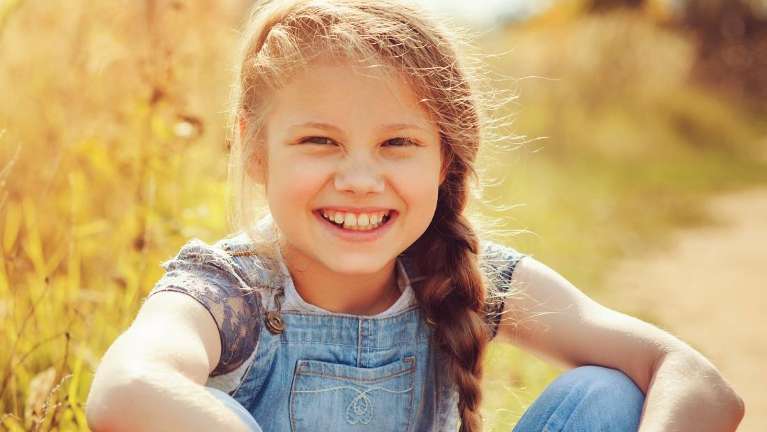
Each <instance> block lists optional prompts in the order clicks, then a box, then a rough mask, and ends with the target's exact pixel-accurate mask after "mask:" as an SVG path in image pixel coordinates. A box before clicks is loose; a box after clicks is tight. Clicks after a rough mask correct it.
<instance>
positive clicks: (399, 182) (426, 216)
mask: <svg viewBox="0 0 767 432" xmlns="http://www.w3.org/2000/svg"><path fill="white" fill-rule="evenodd" d="M394 182H395V188H396V190H397V193H398V194H399V195H400V196H401V197H402V199H403V200H404V201H405V203H406V205H407V209H408V212H410V214H411V215H412V216H415V219H417V220H418V221H420V223H419V225H423V224H425V225H424V228H425V227H426V226H428V224H429V222H431V219H432V217H433V216H434V211H435V209H436V207H437V196H438V192H439V161H438V160H428V161H422V162H421V163H417V164H410V165H409V166H407V167H403V168H402V169H400V170H399V172H398V174H397V176H396V179H395V180H394Z"/></svg>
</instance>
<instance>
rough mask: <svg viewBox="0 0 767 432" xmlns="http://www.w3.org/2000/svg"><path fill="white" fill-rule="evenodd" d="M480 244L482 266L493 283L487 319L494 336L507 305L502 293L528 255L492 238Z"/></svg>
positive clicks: (488, 295) (505, 290) (506, 289)
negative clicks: (518, 265) (515, 270)
mask: <svg viewBox="0 0 767 432" xmlns="http://www.w3.org/2000/svg"><path fill="white" fill-rule="evenodd" d="M480 246H481V252H480V267H481V268H482V269H483V271H484V272H485V274H486V275H487V277H488V281H489V282H490V284H491V286H490V287H489V288H488V293H487V297H488V302H487V321H488V324H489V325H490V327H491V329H492V336H491V338H494V337H495V335H496V334H497V333H498V326H499V324H500V321H501V314H502V312H503V310H504V306H505V297H503V296H502V294H503V293H506V292H508V291H509V289H510V288H511V279H512V275H513V274H514V269H515V268H516V266H517V263H519V261H520V260H521V259H522V258H524V257H525V256H527V255H525V254H523V253H520V252H518V251H517V250H516V249H514V248H511V247H509V246H505V245H502V244H499V243H495V242H493V241H490V240H483V241H481V244H480Z"/></svg>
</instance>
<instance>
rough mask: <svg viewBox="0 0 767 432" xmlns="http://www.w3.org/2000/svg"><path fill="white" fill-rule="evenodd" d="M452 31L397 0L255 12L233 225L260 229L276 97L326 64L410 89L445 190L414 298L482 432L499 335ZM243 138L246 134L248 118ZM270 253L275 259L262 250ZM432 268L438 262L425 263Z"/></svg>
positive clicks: (467, 420)
mask: <svg viewBox="0 0 767 432" xmlns="http://www.w3.org/2000/svg"><path fill="white" fill-rule="evenodd" d="M451 33H452V30H451V31H448V30H447V29H446V28H444V27H441V26H440V25H439V24H438V23H437V22H436V20H433V19H428V16H427V15H426V13H425V11H423V10H420V9H418V8H416V7H414V6H412V5H410V4H403V3H400V2H395V1H392V0H272V1H267V2H262V3H260V4H258V5H256V6H255V7H254V8H253V10H252V11H251V14H250V16H249V18H248V21H247V26H246V31H245V33H244V35H243V42H244V45H243V47H242V51H241V55H240V57H239V60H240V61H239V63H238V71H237V80H236V82H235V85H234V87H233V95H232V101H233V103H232V111H231V113H232V115H231V129H230V132H231V141H230V164H229V169H230V171H229V179H230V182H231V183H230V187H231V190H232V192H233V193H234V199H233V200H232V201H231V202H230V205H232V212H231V214H233V215H234V220H233V221H232V222H233V224H234V225H236V226H238V227H243V228H244V229H245V230H246V231H247V232H248V233H249V235H250V237H251V239H253V240H254V242H255V241H257V236H258V234H256V233H255V232H254V231H252V229H251V228H250V227H251V226H252V221H254V220H256V218H257V211H258V209H259V208H260V209H263V206H261V207H258V206H257V205H255V203H257V202H258V201H259V197H258V196H257V195H256V194H257V193H258V188H255V187H253V186H252V180H253V179H252V178H250V174H249V172H248V166H249V165H251V164H252V163H253V162H254V161H257V160H258V161H261V163H263V165H262V166H263V167H267V166H268V163H267V160H266V159H267V158H268V155H267V154H266V152H265V149H264V148H263V145H262V139H261V136H262V133H263V126H264V121H263V118H264V115H265V113H266V112H267V110H268V103H269V102H268V101H269V94H270V93H271V92H274V91H275V90H278V89H279V88H280V87H281V86H283V85H284V84H285V83H286V82H287V80H289V79H290V77H291V76H293V74H294V73H296V72H297V71H299V70H300V69H301V68H303V67H305V66H307V65H308V64H309V63H310V62H311V61H312V59H314V58H316V57H317V56H323V57H327V56H330V57H332V58H338V59H345V60H354V61H360V62H363V63H365V64H368V65H375V66H377V67H380V69H381V70H383V71H385V72H390V73H393V74H396V76H397V77H399V78H401V79H404V80H406V82H407V83H408V84H409V85H410V86H411V87H412V88H413V90H414V91H415V92H416V94H418V95H419V96H420V97H419V99H420V100H421V102H422V103H423V106H424V107H425V108H426V110H427V111H428V113H429V114H430V116H431V118H432V119H433V121H434V122H435V123H436V125H437V126H438V128H439V131H440V140H441V151H442V161H443V169H444V170H445V174H446V175H445V181H444V182H443V183H442V185H441V186H440V188H439V193H438V202H437V209H436V211H435V215H434V218H433V220H432V223H431V225H430V226H429V227H428V228H427V230H426V232H425V233H424V234H423V235H422V236H421V237H420V238H419V239H418V240H417V241H416V242H415V243H413V244H412V245H411V246H410V247H409V248H408V250H407V251H406V252H407V253H408V254H409V255H411V256H412V257H413V258H414V260H415V263H416V265H417V266H418V268H419V269H420V271H421V272H422V274H424V275H427V276H428V277H427V278H426V279H425V280H424V281H423V282H422V283H421V284H419V285H417V286H414V287H413V288H414V291H415V295H416V298H417V300H418V302H419V304H420V306H421V309H422V311H423V312H424V315H425V316H426V319H427V321H428V322H429V323H430V324H431V325H433V328H434V337H435V342H436V343H438V345H439V347H440V348H441V349H442V350H443V352H444V353H445V354H446V357H445V358H446V359H447V361H448V365H447V370H448V372H449V377H450V378H451V379H452V381H453V383H454V384H455V385H456V388H457V391H458V396H459V399H458V410H459V414H460V419H461V429H460V430H461V431H479V430H481V418H480V415H479V406H480V401H481V387H480V385H481V378H482V358H483V354H484V352H485V348H486V346H487V343H488V342H489V339H490V335H491V331H490V329H489V328H488V325H487V323H486V321H485V319H484V318H483V317H484V316H486V314H487V310H488V309H487V307H488V302H487V301H486V300H487V298H488V293H487V292H486V287H487V286H489V285H490V284H488V282H487V278H486V276H484V275H483V272H481V271H480V266H479V261H478V255H479V252H480V251H479V239H478V236H477V234H476V232H475V229H474V228H473V226H472V224H471V223H470V221H469V220H468V218H467V217H466V215H465V214H464V213H465V209H466V206H467V202H468V200H469V191H470V187H469V186H470V185H469V180H470V179H471V178H474V179H477V178H478V176H477V172H476V171H475V168H474V163H475V159H476V156H477V152H478V150H479V145H480V142H481V131H482V128H481V127H480V125H481V124H482V121H483V116H482V115H481V111H480V109H479V106H480V104H479V102H478V93H477V92H476V89H475V88H473V82H474V81H473V79H472V76H471V74H470V72H471V68H469V67H467V66H466V64H463V63H462V62H461V60H462V57H461V55H459V51H458V49H457V42H456V40H453V39H450V37H449V35H451ZM241 117H242V118H244V119H245V120H246V121H245V122H244V124H245V128H244V130H242V131H241V130H240V127H239V125H240V118H241ZM262 251H263V252H265V253H266V252H267V251H268V248H267V249H263V250H262ZM426 257H428V258H429V259H425V258H426Z"/></svg>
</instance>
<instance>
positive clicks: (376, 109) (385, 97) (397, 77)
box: [271, 60, 431, 125]
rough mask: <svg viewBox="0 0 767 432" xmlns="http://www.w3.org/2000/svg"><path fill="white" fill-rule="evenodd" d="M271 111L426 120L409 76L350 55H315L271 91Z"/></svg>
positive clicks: (283, 114)
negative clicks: (330, 57)
mask: <svg viewBox="0 0 767 432" xmlns="http://www.w3.org/2000/svg"><path fill="white" fill-rule="evenodd" d="M271 111H272V113H271V114H272V115H271V117H280V118H282V117H301V118H303V117H305V116H313V115H320V116H322V115H327V116H330V117H334V116H340V117H343V116H348V115H351V114H355V113H356V114H357V115H359V116H364V117H365V118H367V119H368V120H372V119H377V118H386V120H387V121H392V120H399V121H402V122H407V121H410V122H413V121H415V122H419V123H421V124H424V125H425V124H426V123H430V122H431V116H430V115H429V113H428V110H427V107H426V105H425V104H424V103H423V102H421V97H419V95H418V94H417V93H416V91H415V89H414V88H413V87H412V86H411V85H410V84H409V82H408V81H407V80H406V79H405V78H404V76H402V75H401V74H399V73H397V72H396V71H394V70H393V69H392V68H390V67H384V66H381V65H371V64H364V63H360V62H355V61H351V60H314V61H312V62H310V63H308V64H307V65H306V66H305V67H303V68H301V69H299V70H297V71H296V72H295V73H294V74H293V76H292V77H291V78H290V79H289V80H288V81H287V83H286V84H285V85H284V86H282V87H281V88H279V89H277V90H276V91H275V92H274V93H273V99H272V110H271Z"/></svg>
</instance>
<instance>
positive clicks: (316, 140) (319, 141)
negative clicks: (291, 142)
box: [299, 136, 333, 145]
mask: <svg viewBox="0 0 767 432" xmlns="http://www.w3.org/2000/svg"><path fill="white" fill-rule="evenodd" d="M305 142H311V143H313V144H320V145H325V144H333V140H332V139H330V138H328V137H322V136H310V137H306V138H301V140H300V141H299V143H300V144H303V143H305Z"/></svg>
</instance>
